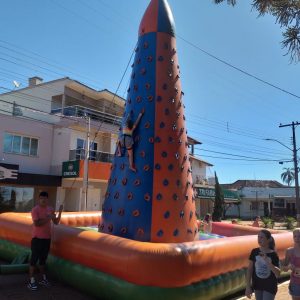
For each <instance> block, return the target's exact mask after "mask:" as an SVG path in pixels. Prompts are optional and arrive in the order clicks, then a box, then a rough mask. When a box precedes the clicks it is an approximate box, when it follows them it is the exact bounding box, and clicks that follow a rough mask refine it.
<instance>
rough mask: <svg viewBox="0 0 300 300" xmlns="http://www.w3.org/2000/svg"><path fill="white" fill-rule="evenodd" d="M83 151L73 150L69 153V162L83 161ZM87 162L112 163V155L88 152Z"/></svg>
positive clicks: (93, 151)
mask: <svg viewBox="0 0 300 300" xmlns="http://www.w3.org/2000/svg"><path fill="white" fill-rule="evenodd" d="M85 152H86V151H85V149H74V150H70V151H69V160H71V161H74V160H84V159H85ZM89 154H90V155H89V160H90V161H97V162H108V163H112V161H113V158H114V154H111V153H109V152H102V151H95V150H90V153H89Z"/></svg>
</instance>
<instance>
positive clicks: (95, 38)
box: [0, 0, 300, 183]
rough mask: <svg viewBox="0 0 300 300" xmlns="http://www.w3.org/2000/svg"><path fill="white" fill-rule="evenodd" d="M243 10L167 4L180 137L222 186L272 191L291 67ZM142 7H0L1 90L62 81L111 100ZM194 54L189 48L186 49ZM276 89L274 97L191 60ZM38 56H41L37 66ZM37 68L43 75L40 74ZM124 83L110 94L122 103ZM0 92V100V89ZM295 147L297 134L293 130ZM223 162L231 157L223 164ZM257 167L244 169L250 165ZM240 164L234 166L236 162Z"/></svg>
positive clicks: (292, 107) (70, 3)
mask: <svg viewBox="0 0 300 300" xmlns="http://www.w3.org/2000/svg"><path fill="white" fill-rule="evenodd" d="M249 2H251V1H243V0H240V1H238V5H237V6H236V7H235V8H232V7H231V6H227V5H226V4H225V3H224V4H222V5H214V4H213V1H210V0H184V1H183V0H169V3H170V6H171V8H172V10H173V14H174V18H175V22H176V30H177V34H178V36H179V37H180V38H178V39H177V48H178V55H179V62H180V66H181V79H182V85H183V90H184V92H185V99H184V101H185V105H186V117H187V126H188V133H189V135H190V136H192V137H194V138H196V139H198V140H200V141H201V142H202V143H203V144H202V145H201V146H197V147H196V154H198V155H200V156H201V157H202V158H203V159H204V160H206V161H208V162H210V163H212V164H213V165H214V167H213V168H211V170H210V172H209V174H208V175H213V171H214V170H215V171H216V172H217V174H218V176H219V180H220V182H221V183H230V182H233V181H235V180H237V179H270V180H278V181H280V174H281V173H282V168H283V167H293V166H292V164H291V163H287V164H285V165H283V166H282V165H279V164H278V162H276V161H266V160H281V159H291V157H292V152H291V151H290V150H288V149H286V148H284V147H283V146H281V145H280V144H277V143H275V142H268V141H264V140H263V139H264V138H273V139H278V140H279V141H281V142H282V143H284V144H285V145H287V146H288V147H291V139H290V138H291V134H292V131H291V128H279V127H278V126H279V124H280V123H283V124H286V123H291V122H292V121H300V115H299V108H300V98H299V97H300V84H299V78H300V63H299V64H289V58H288V56H283V55H284V53H285V52H284V50H282V49H281V45H280V41H281V39H282V36H281V29H280V27H279V25H277V24H275V19H274V18H273V17H271V16H267V17H262V18H257V12H255V11H251V5H250V4H249ZM148 3H149V1H148V0H130V1H126V0H89V1H88V0H43V1H39V0H26V1H24V0H9V1H8V0H6V1H2V3H1V10H0V28H1V30H0V86H2V87H6V88H11V89H12V88H13V84H12V81H13V80H17V81H19V82H21V83H22V85H23V86H26V82H27V78H28V77H31V76H35V75H37V76H40V77H42V78H44V80H45V81H48V80H53V79H56V78H61V77H64V76H69V77H71V78H73V79H76V80H78V81H81V82H83V83H85V84H87V85H89V86H91V87H93V88H95V89H103V88H107V89H109V90H111V91H112V92H116V90H117V87H118V85H119V83H120V81H121V78H122V75H123V73H124V71H125V69H126V65H127V64H128V61H129V58H130V55H131V53H132V50H133V47H134V45H135V43H136V41H137V31H138V26H139V22H140V20H141V18H142V15H143V13H144V11H145V9H146V7H147V5H148ZM183 39H184V40H187V41H188V42H189V43H192V44H194V45H195V46H197V47H198V48H196V47H192V46H191V45H190V44H189V43H187V42H185V41H184V40H183ZM199 48H200V49H202V50H205V51H207V52H208V53H210V54H211V55H214V56H216V57H218V58H219V59H222V60H224V61H225V62H227V63H228V64H231V65H233V66H235V67H237V68H240V69H242V70H244V71H246V72H248V73H250V74H252V75H255V76H257V77H259V78H261V79H263V80H265V81H268V82H269V83H271V84H274V85H276V86H278V87H280V88H282V89H285V90H287V91H289V92H291V93H293V94H295V95H297V96H298V98H297V97H293V96H291V95H289V94H287V93H283V92H281V91H279V90H277V89H274V88H272V87H270V86H268V85H266V84H263V83H261V82H259V81H257V80H255V79H254V78H252V77H249V76H246V75H245V74H244V73H242V72H239V71H237V70H235V69H233V68H231V67H229V66H228V65H226V64H224V63H221V62H220V61H218V60H216V59H214V58H212V57H211V56H209V55H207V54H205V53H204V52H202V51H200V50H199ZM37 55H40V56H37ZM41 67H42V68H41ZM129 72H130V70H128V72H127V73H126V75H125V77H124V80H123V81H122V83H121V86H120V89H119V90H118V94H119V95H120V96H123V97H126V89H127V84H128V80H129V75H130V74H129ZM0 92H4V90H3V89H0ZM297 138H298V145H299V146H300V128H298V129H297ZM227 154H231V155H227ZM253 158H255V159H261V160H262V161H249V160H251V159H253ZM238 159H242V160H238Z"/></svg>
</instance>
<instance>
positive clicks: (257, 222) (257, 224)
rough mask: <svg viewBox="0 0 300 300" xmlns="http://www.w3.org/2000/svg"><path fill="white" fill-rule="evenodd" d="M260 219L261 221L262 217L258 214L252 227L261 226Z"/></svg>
mask: <svg viewBox="0 0 300 300" xmlns="http://www.w3.org/2000/svg"><path fill="white" fill-rule="evenodd" d="M259 221H260V217H259V216H257V217H256V218H255V220H254V221H253V223H252V227H260V225H259Z"/></svg>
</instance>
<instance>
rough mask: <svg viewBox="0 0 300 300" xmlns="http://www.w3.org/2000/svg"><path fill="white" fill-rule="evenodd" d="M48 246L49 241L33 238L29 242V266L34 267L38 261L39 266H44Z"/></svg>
mask: <svg viewBox="0 0 300 300" xmlns="http://www.w3.org/2000/svg"><path fill="white" fill-rule="evenodd" d="M50 244H51V240H50V239H39V238H33V239H32V240H31V259H30V265H31V266H35V265H36V264H37V262H38V261H39V265H40V266H44V265H45V264H46V260H47V257H48V253H49V250H50Z"/></svg>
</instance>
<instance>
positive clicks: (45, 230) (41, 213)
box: [31, 205, 54, 239]
mask: <svg viewBox="0 0 300 300" xmlns="http://www.w3.org/2000/svg"><path fill="white" fill-rule="evenodd" d="M53 212H54V209H53V208H52V207H50V206H46V207H43V206H40V205H37V206H35V207H34V208H33V209H32V211H31V217H32V220H33V221H37V220H38V219H45V218H47V216H49V215H51V214H53ZM32 237H36V238H39V239H50V238H51V219H49V220H48V222H47V223H46V224H44V225H42V226H35V225H34V224H33V229H32Z"/></svg>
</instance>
